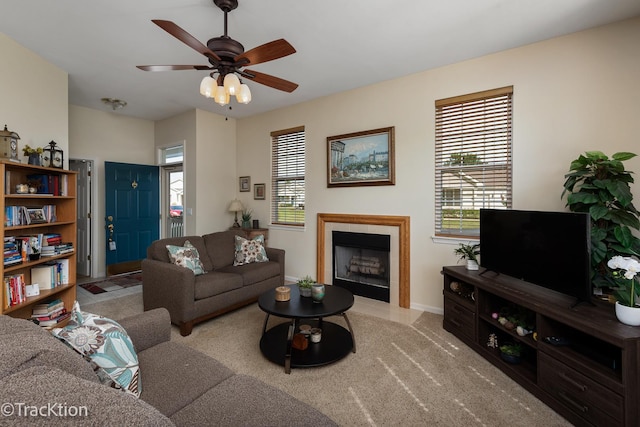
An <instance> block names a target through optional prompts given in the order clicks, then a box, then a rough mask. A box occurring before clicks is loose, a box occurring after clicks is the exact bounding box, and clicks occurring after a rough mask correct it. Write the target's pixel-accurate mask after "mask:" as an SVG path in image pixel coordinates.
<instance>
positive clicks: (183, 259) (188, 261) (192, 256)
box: [167, 240, 205, 276]
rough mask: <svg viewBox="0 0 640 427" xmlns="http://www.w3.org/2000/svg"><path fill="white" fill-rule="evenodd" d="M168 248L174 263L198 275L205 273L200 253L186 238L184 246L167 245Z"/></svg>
mask: <svg viewBox="0 0 640 427" xmlns="http://www.w3.org/2000/svg"><path fill="white" fill-rule="evenodd" d="M167 250H168V251H169V258H170V259H171V262H172V263H174V264H176V265H179V266H181V267H184V268H188V269H189V270H191V271H193V274H194V275H196V276H198V275H200V274H204V273H205V271H204V266H203V265H202V262H201V261H200V253H198V250H197V249H196V248H195V247H194V246H193V244H191V242H190V241H188V240H185V241H184V246H175V245H167Z"/></svg>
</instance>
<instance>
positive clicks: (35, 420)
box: [0, 339, 173, 427]
mask: <svg viewBox="0 0 640 427" xmlns="http://www.w3.org/2000/svg"><path fill="white" fill-rule="evenodd" d="M53 341H54V342H55V341H56V340H55V339H53ZM60 344H61V345H63V344H62V343H60ZM63 346H64V345H63ZM85 364H86V362H85ZM0 401H2V402H20V403H23V404H24V405H29V406H30V407H31V408H41V407H42V408H45V409H47V410H48V408H52V410H53V411H57V410H58V409H60V410H64V408H67V410H66V412H67V413H68V414H72V411H76V409H77V414H75V412H74V415H76V416H70V415H67V416H64V415H60V416H58V415H57V414H56V413H51V414H49V413H48V412H47V414H48V415H49V416H30V417H25V416H24V415H23V416H18V415H19V414H17V413H16V411H15V409H16V408H17V406H16V405H13V408H14V414H13V415H8V413H5V412H3V414H2V415H3V416H2V422H1V424H2V425H3V426H25V425H29V426H52V425H78V426H81V425H86V426H158V427H160V426H172V425H173V423H171V421H169V419H168V418H166V417H165V416H163V415H162V414H161V413H160V412H159V411H158V410H157V409H155V408H154V407H152V406H151V405H149V404H147V403H145V402H143V401H141V400H138V399H136V398H135V397H133V396H131V395H128V394H126V393H122V392H120V391H118V390H114V389H112V388H109V387H105V386H104V385H101V384H99V383H95V382H91V381H87V380H84V379H81V378H78V377H77V376H75V375H71V374H69V373H67V372H64V371H62V370H59V369H56V368H49V367H45V366H34V367H31V368H29V369H25V370H22V371H19V372H15V373H14V374H13V375H10V376H8V377H5V378H3V379H2V381H0ZM58 404H59V405H61V406H60V407H58V406H55V405H58ZM5 405H6V403H5ZM4 408H5V407H3V410H4ZM83 408H84V409H83ZM23 409H24V408H23ZM61 413H62V412H61Z"/></svg>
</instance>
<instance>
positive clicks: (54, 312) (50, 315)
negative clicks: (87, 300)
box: [31, 305, 67, 321]
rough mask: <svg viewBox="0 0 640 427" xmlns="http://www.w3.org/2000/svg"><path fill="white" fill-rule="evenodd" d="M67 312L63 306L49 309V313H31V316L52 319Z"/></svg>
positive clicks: (39, 319)
mask: <svg viewBox="0 0 640 427" xmlns="http://www.w3.org/2000/svg"><path fill="white" fill-rule="evenodd" d="M66 313H67V309H66V308H65V307H64V305H63V306H61V307H58V308H56V309H55V310H52V311H50V312H49V313H45V314H32V315H31V318H32V319H36V320H38V321H42V320H54V319H55V318H57V317H58V316H61V315H63V314H66Z"/></svg>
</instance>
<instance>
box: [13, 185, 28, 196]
mask: <svg viewBox="0 0 640 427" xmlns="http://www.w3.org/2000/svg"><path fill="white" fill-rule="evenodd" d="M28 192H29V186H28V185H27V184H16V193H18V194H27V193H28Z"/></svg>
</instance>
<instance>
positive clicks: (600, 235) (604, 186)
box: [562, 151, 640, 288]
mask: <svg viewBox="0 0 640 427" xmlns="http://www.w3.org/2000/svg"><path fill="white" fill-rule="evenodd" d="M635 156H636V155H635V154H633V153H626V152H621V153H615V154H614V155H613V156H611V159H609V157H607V156H606V155H605V154H604V153H602V152H600V151H587V152H586V153H585V155H580V157H578V158H577V159H576V160H574V161H573V162H571V167H570V171H569V173H567V174H566V175H565V178H566V180H565V182H564V190H563V191H562V197H564V196H565V194H566V193H568V195H567V206H568V207H569V209H570V210H571V211H572V212H587V213H589V215H590V217H591V269H592V271H591V282H592V283H593V285H594V286H595V287H598V288H603V287H609V288H615V287H617V285H618V283H616V280H615V279H614V277H613V275H612V274H611V271H610V269H609V268H608V267H607V261H608V260H610V259H611V258H613V257H614V256H616V255H636V256H637V255H638V254H639V253H640V239H639V238H638V237H636V236H634V235H633V233H632V230H640V219H639V213H638V210H637V209H636V208H635V206H634V205H633V203H632V200H633V195H632V194H631V187H630V186H629V184H630V183H632V182H633V177H632V176H631V174H632V172H629V171H626V170H625V169H624V165H623V163H622V162H623V161H625V160H629V159H631V158H633V157H635Z"/></svg>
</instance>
